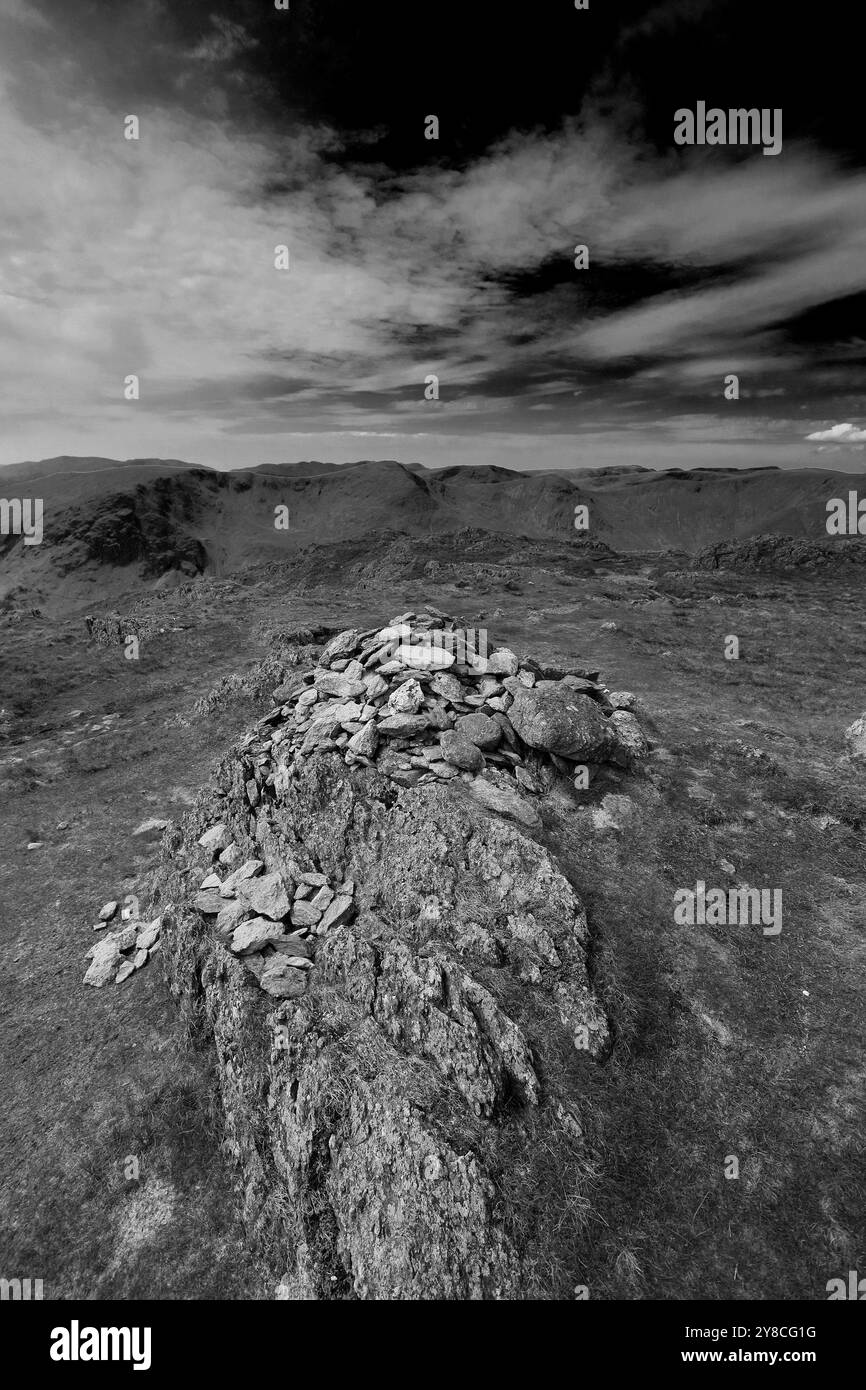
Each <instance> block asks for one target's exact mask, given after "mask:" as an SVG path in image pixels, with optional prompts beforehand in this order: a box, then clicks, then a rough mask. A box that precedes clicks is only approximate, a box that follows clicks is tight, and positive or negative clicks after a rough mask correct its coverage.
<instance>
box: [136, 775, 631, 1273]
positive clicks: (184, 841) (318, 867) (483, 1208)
mask: <svg viewBox="0 0 866 1390" xmlns="http://www.w3.org/2000/svg"><path fill="white" fill-rule="evenodd" d="M218 786H219V787H220V794H218V795H214V796H213V798H212V799H211V800H210V801H209V802H205V803H202V804H200V805H199V807H198V808H197V809H196V810H195V811H194V812H192V813H190V815H189V816H188V817H187V818H186V821H185V822H184V826H183V830H182V831H181V832H178V833H177V834H176V835H175V837H174V841H173V848H172V849H171V851H170V857H169V860H168V862H167V865H166V868H165V870H164V872H163V873H162V875H161V879H160V883H159V887H158V906H159V907H160V909H161V910H162V911H163V912H164V919H163V959H164V961H165V969H166V971H167V975H168V980H169V983H170V986H171V989H172V992H173V994H174V995H175V996H176V998H177V999H178V1000H179V1001H180V1003H181V1006H182V1009H183V1011H184V1013H185V1015H186V1018H187V1021H188V1024H189V1026H190V1027H191V1028H193V1029H197V1030H199V1031H200V1032H201V1033H203V1035H204V1036H205V1037H207V1038H212V1039H213V1042H214V1043H215V1047H216V1053H217V1059H218V1074H219V1078H220V1086H221V1093H222V1103H223V1109H224V1112H225V1134H226V1146H227V1149H228V1151H229V1153H230V1155H231V1157H232V1159H233V1161H234V1163H235V1164H236V1168H237V1174H238V1189H239V1196H240V1199H241V1204H242V1208H243V1214H244V1218H245V1220H246V1222H247V1224H248V1227H249V1229H250V1232H251V1234H252V1235H253V1237H255V1238H256V1239H257V1240H258V1242H259V1244H260V1246H261V1248H262V1249H263V1250H264V1251H265V1253H266V1256H267V1259H268V1261H269V1263H270V1265H271V1267H272V1269H273V1271H274V1275H275V1282H276V1280H277V1279H280V1278H284V1280H285V1288H286V1296H288V1297H295V1298H329V1297H347V1296H348V1297H353V1296H354V1297H361V1298H377V1299H382V1298H384V1299H388V1298H413V1299H415V1298H424V1299H436V1298H460V1299H464V1298H497V1297H514V1296H518V1297H519V1296H520V1294H521V1291H522V1287H523V1286H522V1271H521V1262H520V1255H519V1252H518V1250H517V1249H516V1248H514V1246H513V1244H512V1242H511V1240H510V1238H509V1234H508V1221H507V1214H506V1213H504V1212H503V1210H502V1209H501V1207H502V1204H501V1202H500V1200H499V1197H498V1187H497V1181H498V1178H499V1176H500V1174H501V1173H502V1170H503V1164H504V1163H506V1162H507V1157H506V1155H507V1154H512V1155H513V1153H514V1151H515V1145H517V1147H518V1149H519V1146H520V1144H521V1142H522V1141H523V1138H525V1137H526V1138H527V1142H528V1137H527V1122H528V1119H529V1117H531V1116H532V1117H534V1118H535V1120H536V1121H538V1120H539V1117H541V1119H542V1120H543V1119H544V1118H545V1117H546V1119H547V1120H549V1123H550V1124H551V1125H559V1124H562V1123H563V1116H566V1118H567V1122H568V1123H570V1124H571V1125H572V1127H573V1128H574V1130H575V1131H576V1132H579V1129H578V1126H579V1121H577V1120H576V1119H575V1118H574V1116H573V1111H574V1109H575V1106H577V1107H578V1109H579V1097H577V1098H576V1100H575V1098H574V1097H572V1098H571V1100H569V1098H568V1097H566V1096H563V1095H555V1094H554V1093H553V1083H551V1082H550V1081H548V1080H547V1079H546V1071H547V1069H546V1067H545V1056H546V1055H550V1054H551V1053H552V1052H557V1051H559V1052H561V1051H562V1049H564V1048H565V1049H567V1050H569V1051H571V1052H577V1053H579V1054H580V1056H581V1058H582V1064H583V1065H585V1066H594V1065H596V1064H597V1060H598V1059H600V1058H603V1056H604V1054H605V1049H606V1046H607V1041H608V1038H607V1025H606V1020H605V1017H604V1014H603V1012H602V1010H601V1008H600V1007H599V1004H598V1002H597V1001H596V999H595V997H594V995H593V993H592V990H591V988H590V985H589V982H588V978H587V970H586V951H587V922H586V916H585V913H584V911H583V908H582V906H581V903H580V901H579V899H578V897H577V896H576V894H575V892H574V890H573V888H572V887H571V885H570V883H569V882H568V881H567V879H566V878H565V877H564V875H563V873H562V871H561V869H560V867H559V866H558V865H557V863H556V862H555V861H554V859H553V858H552V857H551V855H550V854H549V853H548V851H547V849H546V848H545V846H544V843H543V840H544V831H543V829H540V828H539V829H537V830H532V831H530V830H527V829H526V828H525V827H523V826H522V825H519V824H515V823H513V822H511V821H510V820H505V819H502V818H500V816H498V815H497V814H495V813H493V812H491V811H490V810H489V809H487V808H486V807H485V806H483V805H481V804H479V803H478V801H477V800H476V799H474V798H473V796H472V795H471V794H470V792H469V790H468V787H467V784H466V783H465V782H463V781H462V780H461V779H459V778H458V779H456V780H454V781H449V782H445V783H441V782H438V781H437V782H435V783H431V784H426V785H421V786H414V787H411V788H400V789H398V788H397V787H396V786H395V784H394V782H393V781H392V780H391V779H390V778H389V777H387V776H386V775H384V774H383V773H382V772H380V771H379V769H378V768H377V767H376V765H375V764H374V765H372V766H370V767H367V766H350V765H347V764H346V762H345V761H344V760H343V758H342V757H341V755H340V754H339V753H338V752H333V751H331V752H324V753H320V752H316V753H313V754H312V755H311V756H310V757H308V758H306V759H305V760H304V761H303V762H302V763H300V764H299V765H298V766H297V768H296V769H295V771H294V772H293V773H292V776H291V777H290V778H284V779H277V785H276V786H267V787H264V788H263V792H262V796H261V799H259V800H258V804H257V805H256V808H255V810H254V811H252V812H251V809H250V799H249V765H248V764H247V765H245V762H244V757H243V754H242V752H241V751H240V749H236V750H235V751H234V752H233V754H232V755H230V756H229V758H228V759H226V761H225V762H224V763H223V764H222V766H221V768H220V771H219V776H218ZM217 823H218V824H219V825H220V826H221V827H222V826H225V828H226V829H225V832H223V831H222V829H220V831H219V832H218V833H217V834H216V835H213V836H211V837H210V838H209V839H207V840H206V847H200V846H199V845H198V843H197V841H198V838H199V837H200V836H201V835H202V832H203V831H206V830H207V829H208V828H209V827H213V826H214V825H215V824H217ZM228 840H231V841H233V842H234V844H235V845H236V846H237V851H234V850H232V851H231V855H232V856H233V858H234V859H237V860H240V858H243V859H244V860H249V859H257V860H260V861H261V864H262V872H263V874H270V873H274V872H276V873H278V874H279V875H280V876H281V878H282V880H283V882H284V884H285V885H286V888H287V890H288V896H289V897H291V895H292V890H293V889H294V888H295V885H297V884H299V883H300V882H301V876H302V875H303V874H304V873H305V872H307V873H309V872H310V871H314V872H315V873H317V874H320V875H323V876H327V879H328V881H330V882H331V883H335V884H339V883H341V882H343V883H344V882H346V881H354V884H355V890H354V904H355V906H354V909H353V910H354V914H355V915H354V917H351V920H343V921H338V922H337V924H335V925H333V926H331V927H330V928H328V929H327V930H325V931H324V934H318V935H317V934H316V933H317V932H318V931H319V928H316V927H313V928H311V929H310V932H309V936H308V937H307V941H308V943H309V952H308V953H309V954H311V955H314V961H313V966H312V968H309V969H307V970H306V971H305V972H303V974H302V972H300V971H297V974H298V977H299V978H301V977H302V978H303V988H304V991H305V992H304V993H303V994H301V995H300V996H299V997H296V998H291V999H279V998H277V999H275V998H273V997H271V996H270V995H269V994H267V993H266V992H265V991H264V990H263V989H262V988H261V987H260V985H259V981H258V979H257V974H256V972H255V971H254V969H253V959H252V958H251V957H249V956H246V957H241V956H238V955H236V954H233V953H232V949H231V948H230V937H229V936H228V935H227V933H226V929H225V928H223V930H222V931H221V932H217V931H216V930H215V925H214V924H215V918H214V916H213V915H212V914H213V913H214V912H216V911H217V907H218V900H219V892H218V891H217V890H211V891H212V892H213V893H214V894H215V899H214V903H213V904H212V905H209V903H208V898H209V896H210V895H209V894H208V893H204V894H202V893H199V894H198V895H197V896H198V901H199V902H202V901H204V905H205V906H206V907H209V913H210V915H208V914H206V913H204V912H202V911H199V910H197V908H196V907H195V906H194V905H193V903H194V899H196V890H197V888H198V887H199V885H200V883H201V880H202V875H203V874H204V873H207V872H208V871H209V870H210V869H211V868H212V867H213V862H212V861H213V856H214V854H215V853H216V852H217V849H221V848H222V846H223V845H224V844H225V843H227V841H228ZM222 853H223V860H225V854H226V852H225V851H224V850H223V851H222ZM221 862H223V861H221ZM226 862H228V861H226ZM217 867H218V866H217ZM300 891H301V892H302V893H304V892H306V891H307V890H306V889H304V888H302V889H301V890H300ZM310 891H312V888H311V890H310ZM247 896H249V892H247ZM223 901H225V899H223ZM241 915H242V909H239V910H238V914H237V915H232V914H229V926H228V932H229V933H230V932H231V931H232V930H235V931H236V930H237V923H238V921H239V920H240V916H241ZM341 915H343V916H344V917H345V915H346V914H345V913H344V914H341ZM350 916H351V914H350ZM220 920H221V921H222V920H223V917H221V918H220ZM274 930H275V931H282V930H287V931H288V932H292V931H293V930H294V929H293V927H292V925H291V923H290V922H287V923H285V924H278V925H277V926H275V928H274ZM294 939H297V937H295V938H294ZM235 949H237V944H236V946H235ZM270 949H274V948H273V947H271V948H270ZM300 963H301V964H303V962H300ZM296 964H297V962H296ZM265 968H267V965H265V966H260V968H259V970H258V972H257V973H258V974H261V971H262V969H265ZM535 1128H536V1129H537V1124H536V1125H535Z"/></svg>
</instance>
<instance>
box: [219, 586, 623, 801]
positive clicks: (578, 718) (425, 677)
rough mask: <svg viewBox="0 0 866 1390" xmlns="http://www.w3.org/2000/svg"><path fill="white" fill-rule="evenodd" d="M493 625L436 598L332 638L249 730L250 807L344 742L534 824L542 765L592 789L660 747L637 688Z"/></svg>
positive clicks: (359, 753)
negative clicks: (486, 627)
mask: <svg viewBox="0 0 866 1390" xmlns="http://www.w3.org/2000/svg"><path fill="white" fill-rule="evenodd" d="M480 637H481V634H477V633H476V632H475V631H474V630H472V629H467V628H462V627H458V625H457V622H456V620H455V619H453V618H450V617H448V616H447V615H446V614H443V613H441V612H439V610H437V609H433V608H428V609H427V610H426V611H425V612H424V613H422V614H420V615H418V614H415V613H412V612H410V613H402V614H400V615H399V616H398V617H396V618H392V619H391V621H390V622H389V623H388V625H387V626H386V627H384V628H371V629H370V630H369V631H366V632H359V631H357V630H355V629H353V628H352V629H349V630H347V631H345V632H341V633H339V634H338V635H337V636H336V637H333V638H332V639H331V640H330V641H329V642H328V643H327V645H326V646H325V647H324V649H323V651H322V652H321V655H320V656H319V658H318V663H317V664H316V665H315V666H314V667H311V669H309V670H304V671H298V672H296V673H295V672H293V673H292V675H291V677H290V679H288V680H287V681H285V683H284V684H283V685H282V686H280V687H278V689H277V690H276V691H275V692H274V697H275V699H277V700H279V701H280V703H279V704H278V705H277V707H276V708H274V709H273V710H271V711H270V713H269V714H266V715H265V716H264V718H263V719H261V720H260V721H259V723H258V724H257V726H256V728H255V729H254V731H253V732H252V733H251V734H250V735H249V736H248V738H247V740H246V743H245V745H244V751H245V757H246V759H247V766H248V771H249V779H248V781H247V783H246V793H247V799H248V801H249V804H250V806H251V808H255V807H256V806H257V805H258V803H259V801H260V799H261V797H262V795H263V794H267V792H268V791H269V790H270V791H271V792H272V794H274V795H276V794H278V793H280V792H284V791H285V790H287V789H288V786H289V785H290V783H291V781H292V778H293V775H295V774H296V773H297V771H298V769H299V764H300V763H302V762H303V760H305V759H306V758H308V757H309V756H310V755H311V754H312V753H314V752H327V751H338V752H340V754H341V755H342V757H343V758H344V760H345V762H346V763H347V764H349V765H352V764H360V765H364V766H367V767H370V766H372V765H373V764H374V763H375V764H376V765H377V767H378V768H379V770H380V771H381V772H382V773H384V774H385V775H387V776H388V777H390V778H391V779H392V780H393V781H394V782H396V783H397V784H398V785H400V786H404V787H411V786H415V785H417V784H420V783H424V782H432V781H436V780H442V781H446V780H450V779H452V778H456V777H461V778H462V779H463V780H464V781H465V782H468V783H469V784H470V789H471V790H473V792H474V793H475V794H477V795H478V796H479V798H480V799H481V800H483V801H485V803H486V804H488V805H490V806H491V809H495V810H501V811H502V812H503V813H504V814H510V815H513V816H514V817H515V818H516V819H518V820H521V821H523V822H524V823H526V824H530V825H532V824H536V823H537V813H536V812H535V811H534V809H532V808H531V807H529V806H528V804H527V803H526V801H525V799H523V798H521V797H518V796H517V789H518V788H519V790H520V792H521V793H527V792H528V793H530V794H533V793H540V792H541V791H543V790H544V787H543V786H542V784H541V782H540V780H539V772H540V770H541V766H540V765H541V764H542V763H544V764H546V765H547V766H548V767H549V766H550V765H551V764H552V765H553V767H555V768H556V769H557V771H558V772H560V773H562V774H564V775H566V776H568V777H569V778H570V779H571V780H572V781H573V782H574V785H575V786H576V787H577V788H578V789H585V788H586V786H587V782H588V780H589V779H590V777H591V776H592V775H593V774H594V772H595V770H596V769H597V768H598V766H599V765H600V764H602V763H605V762H613V763H617V764H619V765H620V766H626V767H628V766H631V764H632V763H633V762H634V760H635V759H636V758H639V757H641V756H643V755H644V754H645V753H646V752H647V751H648V747H649V745H648V742H647V739H646V736H645V735H644V733H643V730H642V729H641V726H640V724H639V722H638V719H637V717H636V715H635V713H634V705H635V699H634V696H633V695H631V694H629V693H628V692H620V693H616V692H610V691H608V690H607V689H606V688H605V687H604V686H603V685H602V684H600V682H599V679H598V672H597V671H588V670H583V669H579V668H571V669H567V670H563V669H559V668H557V667H553V666H548V665H545V664H542V663H539V662H537V661H535V660H534V659H533V658H531V657H528V656H523V657H518V656H517V655H516V654H515V653H514V652H513V651H511V650H510V649H509V648H507V647H499V648H497V649H495V650H493V651H492V652H491V653H490V654H489V655H486V654H482V650H484V649H486V645H487V644H486V641H481V640H480ZM491 771H492V772H493V776H492V777H491V776H490V773H491ZM482 773H485V774H486V775H485V776H484V777H479V774H482Z"/></svg>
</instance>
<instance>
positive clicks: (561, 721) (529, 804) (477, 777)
mask: <svg viewBox="0 0 866 1390" xmlns="http://www.w3.org/2000/svg"><path fill="white" fill-rule="evenodd" d="M482 651H484V652H486V640H485V634H483V633H481V634H478V633H475V632H474V631H473V630H471V629H466V628H462V627H459V626H458V625H457V622H456V620H455V619H453V618H449V617H448V616H447V615H446V614H443V613H440V612H439V611H438V610H437V609H433V608H428V609H427V610H426V611H425V613H423V614H421V615H416V614H415V613H411V612H410V613H403V614H400V615H399V616H398V617H396V618H392V619H391V621H390V622H389V624H388V625H387V626H386V627H384V628H371V629H369V630H368V631H365V632H360V631H357V630H355V629H354V628H352V629H349V630H347V631H345V632H341V633H339V634H338V635H337V636H336V637H333V638H332V639H331V640H330V641H329V642H328V643H327V644H326V646H325V647H324V649H323V651H322V652H321V654H320V656H319V658H318V662H317V665H316V666H314V667H312V668H311V669H309V670H305V671H299V672H296V673H293V674H292V676H291V678H290V679H289V680H287V681H286V682H285V683H284V684H283V685H281V686H280V687H278V689H277V690H276V691H275V692H274V695H275V698H276V699H277V700H278V701H279V702H280V703H279V704H278V705H277V706H276V707H275V708H274V709H273V710H271V711H270V712H269V713H268V714H266V715H265V716H264V718H262V719H260V720H259V721H258V723H257V725H256V726H255V727H254V729H253V730H252V732H251V733H249V734H248V735H247V736H246V738H245V739H244V740H243V741H242V744H241V749H242V756H243V758H244V760H245V763H246V767H247V770H248V772H249V774H250V775H249V778H248V780H247V781H246V784H245V785H246V798H247V801H248V802H249V805H250V808H251V811H254V810H255V808H256V807H257V806H258V805H259V803H260V801H261V800H262V798H263V797H267V796H272V797H277V796H279V795H282V794H284V793H286V792H287V791H288V790H289V789H290V787H291V785H292V782H293V780H294V778H295V777H297V776H298V775H299V773H300V766H301V764H302V763H303V761H304V760H305V759H307V758H309V757H310V756H311V755H312V754H314V753H320V752H332V751H338V752H339V753H340V754H341V755H342V757H343V759H344V761H345V762H346V764H347V765H350V766H351V765H358V766H363V767H373V766H374V765H375V767H376V768H377V769H378V770H379V771H380V772H381V773H383V774H384V775H386V776H387V777H389V778H390V779H391V780H392V781H393V782H394V783H396V784H397V786H398V787H406V788H409V787H414V786H417V785H420V784H422V783H424V782H428V783H429V782H435V781H451V780H454V779H457V778H460V779H462V780H463V781H464V782H465V783H466V785H467V789H468V791H469V792H470V794H472V795H473V796H474V797H475V798H476V799H477V800H478V801H480V802H481V803H482V804H483V805H484V806H486V807H487V808H488V809H489V810H491V811H494V812H497V813H499V814H501V815H504V816H506V817H507V818H509V819H512V820H515V821H517V822H519V823H520V824H522V825H524V826H526V827H528V828H530V829H538V828H540V826H541V818H540V816H539V814H538V811H537V809H536V807H535V805H534V804H533V800H532V798H534V797H537V796H539V795H540V794H541V793H542V792H543V791H544V790H545V789H546V787H547V786H549V785H550V782H551V780H552V779H553V778H555V775H556V772H559V773H562V774H564V775H566V776H567V777H568V778H569V779H570V780H572V781H573V782H574V784H575V785H576V786H579V787H580V788H581V789H583V788H585V786H586V780H582V779H581V776H580V775H579V770H580V769H583V770H585V772H586V773H587V776H588V775H590V774H591V773H592V772H593V771H594V770H595V769H597V767H598V766H599V764H601V763H603V762H612V763H615V764H618V765H620V766H626V767H627V766H631V764H632V763H633V762H634V760H635V759H636V758H639V757H641V756H643V755H644V754H645V753H646V752H647V751H648V747H649V745H648V742H647V739H646V737H645V735H644V733H643V730H642V729H641V727H640V724H639V722H638V720H637V718H636V716H635V714H634V713H633V712H632V707H633V706H634V703H635V700H634V696H632V695H631V694H629V693H627V692H621V693H619V694H616V693H611V692H609V691H607V690H606V689H605V688H604V686H603V685H601V684H600V683H599V680H598V672H589V671H584V670H577V669H572V670H559V669H558V668H554V667H550V666H545V665H542V664H539V663H538V662H536V661H534V660H532V659H531V658H529V657H522V658H518V657H517V656H516V654H515V653H514V652H513V651H511V650H510V649H509V648H507V647H499V648H497V649H496V650H494V651H493V652H492V653H491V654H490V655H489V656H488V655H486V654H482ZM198 844H199V846H200V847H201V849H202V850H203V851H204V852H205V855H206V856H209V858H210V864H211V872H209V873H208V874H207V876H206V877H205V878H204V879H203V881H202V882H201V884H200V887H199V891H198V893H197V895H196V897H195V899H194V906H195V907H196V908H197V910H198V911H199V912H201V913H203V914H205V915H206V916H210V917H215V918H216V926H215V929H216V933H217V936H218V937H219V938H221V939H222V941H223V943H224V944H225V946H226V947H227V949H229V950H230V951H231V952H232V953H233V954H234V955H235V956H237V957H238V958H239V959H240V960H242V962H243V964H244V965H245V966H246V967H247V968H248V969H249V970H250V971H251V972H252V973H253V974H254V975H255V977H256V979H257V980H258V982H259V984H260V985H261V987H262V989H264V990H265V991H266V992H267V993H268V994H271V995H274V996H276V997H277V998H286V999H291V998H296V997H298V996H300V995H301V994H303V993H304V992H305V991H306V988H307V983H308V976H307V972H308V971H310V970H311V969H313V963H314V960H315V951H316V944H317V939H318V938H320V937H322V936H323V935H324V934H325V933H326V932H327V931H328V930H329V929H330V928H331V927H335V926H339V925H341V924H342V923H344V922H348V921H351V920H352V918H353V916H354V913H355V884H354V882H352V881H348V882H341V883H336V882H333V883H332V882H330V881H329V879H328V878H327V876H326V875H324V874H322V873H313V872H310V873H302V874H300V875H299V878H298V881H297V882H296V883H294V882H293V883H290V884H289V885H288V887H287V885H286V880H285V875H283V874H280V873H278V872H272V873H267V874H262V869H263V868H264V864H263V863H262V861H261V860H259V859H255V858H252V859H244V858H243V851H242V850H241V849H240V848H239V847H238V845H237V844H235V843H234V842H233V840H232V837H231V834H230V832H229V831H228V829H227V827H226V825H225V824H224V823H222V822H220V823H219V824H216V825H214V826H212V827H211V828H210V829H209V830H207V831H206V832H205V834H204V835H203V836H202V837H201V838H200V839H199V841H198ZM241 860H243V862H239V861H241ZM223 872H225V873H226V876H225V877H222V876H221V874H222V873H223ZM290 894H291V897H290Z"/></svg>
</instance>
